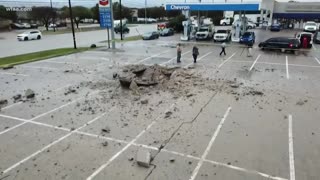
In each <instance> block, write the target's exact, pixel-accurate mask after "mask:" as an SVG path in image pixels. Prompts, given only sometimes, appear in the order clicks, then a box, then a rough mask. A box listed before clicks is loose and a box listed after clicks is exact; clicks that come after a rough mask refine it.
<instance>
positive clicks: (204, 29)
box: [199, 28, 208, 32]
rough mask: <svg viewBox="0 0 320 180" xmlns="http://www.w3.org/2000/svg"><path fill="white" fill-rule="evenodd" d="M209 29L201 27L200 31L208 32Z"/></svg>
mask: <svg viewBox="0 0 320 180" xmlns="http://www.w3.org/2000/svg"><path fill="white" fill-rule="evenodd" d="M207 31H208V28H200V29H199V32H207Z"/></svg>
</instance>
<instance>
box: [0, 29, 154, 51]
mask: <svg viewBox="0 0 320 180" xmlns="http://www.w3.org/2000/svg"><path fill="white" fill-rule="evenodd" d="M155 30H157V26H156V25H155V24H148V25H138V26H136V27H130V34H126V35H125V36H136V35H138V34H139V33H141V34H142V33H145V32H148V31H155ZM18 33H21V31H19V32H4V33H0V52H1V53H0V57H6V56H13V55H19V54H25V53H31V52H37V51H43V50H49V49H56V48H65V47H73V38H72V34H71V33H66V34H57V35H44V36H43V38H42V39H41V40H33V41H20V42H19V41H17V40H16V36H17V34H18ZM116 38H120V35H116ZM105 40H107V33H106V30H99V31H89V32H80V33H76V41H77V45H78V46H79V47H89V46H90V45H91V44H94V43H98V42H100V41H105Z"/></svg>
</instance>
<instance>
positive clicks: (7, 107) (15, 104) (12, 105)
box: [2, 101, 22, 110]
mask: <svg viewBox="0 0 320 180" xmlns="http://www.w3.org/2000/svg"><path fill="white" fill-rule="evenodd" d="M19 104H22V102H21V101H20V102H17V103H13V104H11V105H9V106H6V107H3V108H2V110H6V109H9V108H12V107H14V106H17V105H19Z"/></svg>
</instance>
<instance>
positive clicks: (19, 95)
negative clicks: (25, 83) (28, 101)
mask: <svg viewBox="0 0 320 180" xmlns="http://www.w3.org/2000/svg"><path fill="white" fill-rule="evenodd" d="M12 98H13V100H14V101H19V100H21V98H22V95H21V94H17V95H15V96H13V97H12Z"/></svg>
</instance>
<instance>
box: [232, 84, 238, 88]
mask: <svg viewBox="0 0 320 180" xmlns="http://www.w3.org/2000/svg"><path fill="white" fill-rule="evenodd" d="M230 87H232V88H239V84H230Z"/></svg>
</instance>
